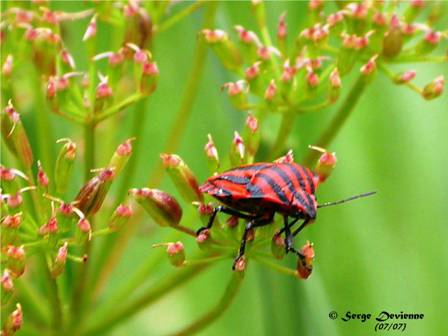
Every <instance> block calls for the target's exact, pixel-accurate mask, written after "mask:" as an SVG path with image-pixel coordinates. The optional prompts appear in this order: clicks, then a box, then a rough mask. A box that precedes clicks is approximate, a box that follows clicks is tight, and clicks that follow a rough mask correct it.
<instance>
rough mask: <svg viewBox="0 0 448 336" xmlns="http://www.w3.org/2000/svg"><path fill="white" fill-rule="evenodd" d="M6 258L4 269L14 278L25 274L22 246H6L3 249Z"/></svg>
mask: <svg viewBox="0 0 448 336" xmlns="http://www.w3.org/2000/svg"><path fill="white" fill-rule="evenodd" d="M2 252H4V254H5V255H6V257H7V260H6V267H7V268H8V269H9V270H10V272H11V275H12V276H13V277H14V278H18V277H20V276H21V275H22V274H23V272H25V249H24V248H23V246H14V245H7V246H5V247H4V248H3V251H2Z"/></svg>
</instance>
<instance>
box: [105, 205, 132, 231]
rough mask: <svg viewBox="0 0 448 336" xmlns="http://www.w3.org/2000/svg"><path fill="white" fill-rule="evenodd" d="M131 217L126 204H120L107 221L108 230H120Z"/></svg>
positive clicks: (130, 210)
mask: <svg viewBox="0 0 448 336" xmlns="http://www.w3.org/2000/svg"><path fill="white" fill-rule="evenodd" d="M132 215H133V211H132V208H131V206H129V205H126V204H120V205H119V206H118V207H117V209H115V211H114V213H113V214H112V218H111V219H110V220H109V224H108V225H109V228H110V229H111V230H112V231H118V230H120V229H121V228H122V227H123V226H124V225H125V224H126V223H127V221H128V220H129V218H130V217H131V216H132Z"/></svg>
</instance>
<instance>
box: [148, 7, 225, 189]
mask: <svg viewBox="0 0 448 336" xmlns="http://www.w3.org/2000/svg"><path fill="white" fill-rule="evenodd" d="M217 5H218V2H215V1H212V2H207V11H206V12H205V14H204V24H203V25H202V26H203V27H206V28H210V27H212V26H213V22H214V20H215V13H216V8H217ZM207 51H208V46H207V45H206V44H205V43H201V42H199V41H198V43H197V44H196V50H195V54H194V57H193V66H192V70H191V73H190V77H189V79H188V83H187V88H186V91H185V93H184V95H183V98H182V103H181V105H180V107H179V110H178V111H177V115H176V117H175V118H174V121H173V126H172V128H171V130H170V132H169V133H168V136H167V139H168V140H167V143H166V145H165V148H164V152H165V153H172V152H173V151H175V150H176V148H177V146H178V145H179V142H180V140H181V139H182V136H183V134H184V132H185V127H186V126H187V124H188V119H190V115H191V112H192V108H193V104H194V102H195V100H196V96H197V94H198V89H199V83H200V81H201V78H202V73H203V71H204V66H205V60H206V57H207ZM163 172H164V169H163V165H162V163H159V164H158V166H157V167H156V168H155V169H154V171H153V174H152V175H151V177H150V178H149V185H151V186H156V185H158V184H159V182H160V180H161V178H162V175H163Z"/></svg>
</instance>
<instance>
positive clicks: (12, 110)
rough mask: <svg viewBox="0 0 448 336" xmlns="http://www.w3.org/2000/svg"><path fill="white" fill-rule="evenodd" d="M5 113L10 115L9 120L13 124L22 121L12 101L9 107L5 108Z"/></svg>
mask: <svg viewBox="0 0 448 336" xmlns="http://www.w3.org/2000/svg"><path fill="white" fill-rule="evenodd" d="M5 113H6V114H7V115H8V117H9V119H11V121H12V122H13V123H18V122H19V121H20V114H19V113H18V112H17V111H16V109H15V108H14V106H13V105H12V102H11V100H10V101H8V105H6V107H5Z"/></svg>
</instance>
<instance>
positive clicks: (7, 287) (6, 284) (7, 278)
mask: <svg viewBox="0 0 448 336" xmlns="http://www.w3.org/2000/svg"><path fill="white" fill-rule="evenodd" d="M0 281H1V283H2V289H3V291H5V292H10V291H12V290H13V289H14V284H13V282H12V278H11V274H10V272H9V270H8V269H5V270H4V271H3V274H2V277H1V280H0Z"/></svg>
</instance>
